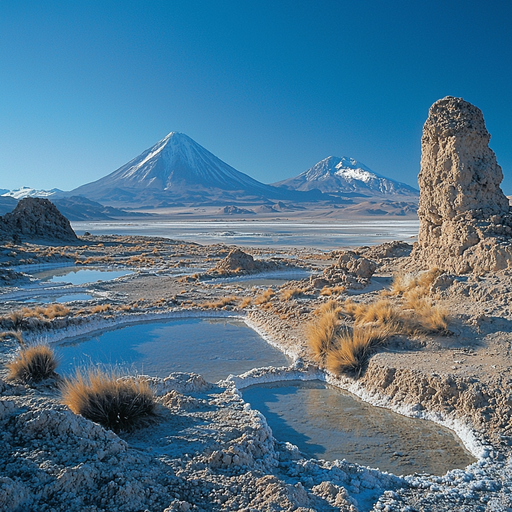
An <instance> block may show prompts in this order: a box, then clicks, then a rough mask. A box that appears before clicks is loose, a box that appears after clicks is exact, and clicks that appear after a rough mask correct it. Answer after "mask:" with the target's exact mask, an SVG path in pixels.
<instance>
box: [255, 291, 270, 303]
mask: <svg viewBox="0 0 512 512" xmlns="http://www.w3.org/2000/svg"><path fill="white" fill-rule="evenodd" d="M273 296H274V292H273V290H272V288H268V289H267V290H265V291H264V292H263V293H261V294H260V295H258V296H257V297H256V298H255V299H254V304H256V305H261V304H266V303H267V302H268V301H269V300H270V299H271V298H272V297H273Z"/></svg>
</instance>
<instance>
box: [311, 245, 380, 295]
mask: <svg viewBox="0 0 512 512" xmlns="http://www.w3.org/2000/svg"><path fill="white" fill-rule="evenodd" d="M338 254H339V258H338V261H337V262H336V263H335V264H334V265H331V266H330V267H327V268H326V269H325V270H324V273H323V276H322V277H321V278H320V279H318V278H317V279H314V280H313V285H314V286H315V287H317V288H319V287H320V288H321V287H322V286H326V285H332V284H342V285H344V286H346V287H347V288H353V289H361V288H365V287H366V286H368V285H369V284H370V280H371V277H372V276H373V274H374V272H375V270H377V263H375V261H372V260H370V259H368V258H365V257H363V256H360V255H359V254H358V253H356V252H354V251H340V252H339V253H338Z"/></svg>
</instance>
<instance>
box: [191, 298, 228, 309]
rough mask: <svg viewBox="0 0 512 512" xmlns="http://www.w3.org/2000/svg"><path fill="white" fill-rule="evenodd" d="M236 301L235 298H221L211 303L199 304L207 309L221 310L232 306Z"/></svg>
mask: <svg viewBox="0 0 512 512" xmlns="http://www.w3.org/2000/svg"><path fill="white" fill-rule="evenodd" d="M236 301H237V298H236V297H235V296H232V297H222V298H220V299H218V300H216V301H211V302H204V303H203V304H200V306H202V307H204V308H208V309H218V308H223V307H225V306H227V305H229V304H234V303H235V302H236Z"/></svg>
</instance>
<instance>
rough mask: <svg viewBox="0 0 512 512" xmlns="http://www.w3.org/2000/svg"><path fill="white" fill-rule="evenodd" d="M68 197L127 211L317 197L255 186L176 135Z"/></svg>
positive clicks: (196, 144)
mask: <svg viewBox="0 0 512 512" xmlns="http://www.w3.org/2000/svg"><path fill="white" fill-rule="evenodd" d="M70 194H72V195H75V196H76V195H83V196H85V197H88V198H90V199H93V200H96V201H100V202H101V201H109V202H110V203H112V202H114V203H117V204H123V205H124V204H129V205H130V206H173V205H175V204H190V203H193V204H202V205H207V204H228V203H229V204H232V203H238V204H241V203H244V204H245V203H261V202H262V201H263V202H264V201H268V200H292V201H311V200H316V199H318V198H320V197H321V194H320V193H319V192H318V191H315V192H309V193H307V194H305V193H304V192H296V191H293V190H288V189H281V188H277V187H272V186H270V185H265V184H263V183H260V182H259V181H257V180H255V179H253V178H251V177H250V176H248V175H247V174H244V173H242V172H240V171H237V170H236V169H234V168H233V167H231V166H230V165H228V164H226V163H225V162H223V161H222V160H220V159H219V158H217V157H216V156H215V155H213V154H212V153H210V152H209V151H208V150H206V149H205V148H203V147H202V146H200V145H199V144H198V143H197V142H195V141H193V140H192V139H191V138H190V137H188V136H187V135H185V134H183V133H177V132H171V133H170V134H169V135H167V136H166V137H164V138H163V139H162V140H161V141H159V142H157V143H156V144H155V145H154V146H152V147H151V148H149V149H147V150H146V151H144V152H143V153H142V154H141V155H139V156H138V157H136V158H134V159H133V160H131V161H130V162H128V163H127V164H125V165H123V166H122V167H120V168H119V169H117V170H116V171H114V172H113V173H111V174H109V175H107V176H105V177H104V178H101V179H99V180H97V181H94V182H92V183H88V184H86V185H82V186H81V187H78V188H76V189H75V190H73V191H71V192H70Z"/></svg>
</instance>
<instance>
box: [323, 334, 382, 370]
mask: <svg viewBox="0 0 512 512" xmlns="http://www.w3.org/2000/svg"><path fill="white" fill-rule="evenodd" d="M387 336H388V332H387V330H386V329H383V328H376V327H367V326H364V327H358V326H356V327H354V328H353V329H350V328H348V327H345V328H343V329H342V330H341V331H340V333H339V335H338V336H337V337H336V340H335V343H334V344H333V346H332V348H331V350H329V351H328V352H327V354H326V357H325V366H326V367H327V369H328V370H329V371H330V372H332V373H334V374H335V375H339V374H341V373H355V374H356V375H357V376H359V375H360V374H361V371H362V370H363V368H364V365H365V364H366V361H367V360H368V357H369V355H370V353H371V351H372V350H373V349H374V348H375V346H377V345H378V344H380V343H382V342H383V341H385V340H386V338H387Z"/></svg>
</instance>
